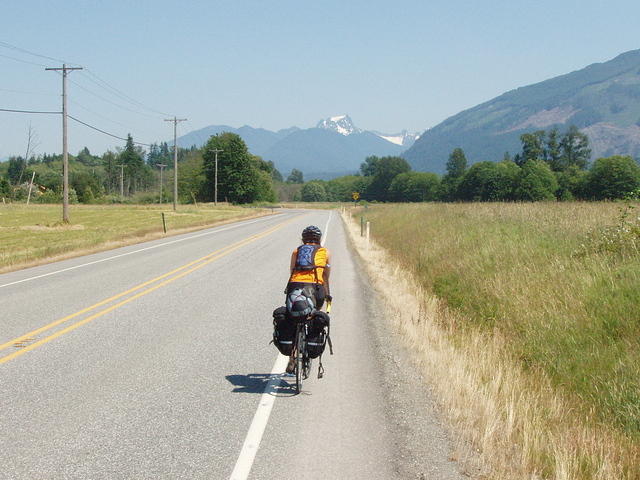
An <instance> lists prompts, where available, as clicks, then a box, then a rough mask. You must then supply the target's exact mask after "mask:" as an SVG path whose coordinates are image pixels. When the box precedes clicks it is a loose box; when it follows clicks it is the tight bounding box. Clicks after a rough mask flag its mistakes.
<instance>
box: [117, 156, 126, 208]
mask: <svg viewBox="0 0 640 480" xmlns="http://www.w3.org/2000/svg"><path fill="white" fill-rule="evenodd" d="M116 167H120V201H121V202H122V200H124V164H122V165H116Z"/></svg>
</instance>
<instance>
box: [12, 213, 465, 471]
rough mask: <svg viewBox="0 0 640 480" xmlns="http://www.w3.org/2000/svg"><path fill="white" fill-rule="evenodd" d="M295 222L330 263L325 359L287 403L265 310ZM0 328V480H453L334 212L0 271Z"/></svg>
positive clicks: (276, 218)
mask: <svg viewBox="0 0 640 480" xmlns="http://www.w3.org/2000/svg"><path fill="white" fill-rule="evenodd" d="M308 224H316V225H319V226H320V227H321V228H322V229H323V230H325V229H326V230H327V233H328V236H327V241H326V245H327V247H328V248H329V249H330V250H331V251H332V253H333V257H334V258H333V264H334V272H333V273H334V275H333V277H332V278H333V293H334V294H335V297H336V301H335V302H334V310H333V315H332V318H333V324H332V337H333V339H334V346H335V351H336V354H335V355H334V356H328V355H325V357H324V364H325V368H326V375H325V378H323V379H322V380H318V379H312V380H310V381H308V382H307V383H306V384H305V386H304V387H305V388H304V391H303V393H302V394H300V395H294V392H293V389H292V387H291V384H292V379H291V378H290V377H288V376H284V375H271V373H272V371H274V367H275V372H276V373H279V372H281V371H282V369H283V367H284V363H283V361H282V359H284V357H282V356H279V355H278V354H277V352H276V350H275V348H274V347H273V346H272V345H269V344H268V342H269V340H270V333H271V318H270V314H271V311H272V310H273V308H275V307H276V306H278V304H279V303H281V301H282V300H283V298H284V296H283V294H282V290H283V287H284V285H285V282H286V280H287V268H288V263H289V255H290V252H291V250H292V249H293V248H294V247H295V246H297V239H298V238H299V233H300V231H301V230H302V228H303V227H304V226H306V225H308ZM327 226H328V228H327ZM0 316H1V317H0V326H1V328H0V383H1V385H2V388H1V389H0V427H1V430H0V431H1V434H0V478H2V479H4V478H6V479H60V478H70V479H88V478H91V479H164V478H166V479H173V478H184V479H205V478H206V479H229V478H232V472H235V473H234V476H233V478H238V479H240V478H247V477H246V473H247V472H249V471H250V473H249V475H248V478H252V479H270V478H279V479H294V478H295V479H306V478H309V479H359V478H363V479H365V478H366V479H369V478H371V479H393V478H421V479H438V480H441V479H458V478H463V477H461V476H460V475H459V474H458V473H457V470H456V465H455V464H454V463H452V462H450V461H449V460H448V456H449V453H450V452H449V447H448V442H447V438H446V435H445V434H444V432H443V430H442V428H441V427H440V426H439V425H438V423H437V420H436V419H435V417H434V416H433V415H432V406H431V404H430V403H429V400H428V392H425V391H424V390H423V389H422V388H421V387H419V386H416V384H415V378H413V377H409V376H408V375H404V374H403V371H406V370H405V369H408V366H407V365H408V364H407V363H406V359H404V357H403V356H402V355H403V353H402V352H401V351H400V350H399V349H397V348H396V347H393V344H394V343H393V341H387V340H386V339H387V337H388V336H389V332H388V331H387V330H386V329H385V328H386V327H384V321H383V320H384V319H382V318H380V317H379V315H377V314H376V307H375V298H374V295H372V294H371V293H370V288H369V287H368V286H367V284H366V281H365V280H363V279H362V278H361V276H360V274H359V273H358V268H357V265H356V263H355V261H354V260H353V258H352V254H351V252H350V251H349V249H348V246H347V241H346V238H345V233H344V231H343V229H342V225H341V223H340V220H339V218H338V216H337V215H336V214H335V213H330V212H317V211H315V212H304V211H286V212H283V213H282V214H278V215H273V216H269V217H263V218H259V219H254V220H248V221H243V222H239V223H236V224H231V225H226V226H221V227H217V228H213V229H209V230H205V231H201V232H196V233H190V234H187V235H183V236H179V237H170V238H166V239H162V240H157V241H154V242H148V243H145V244H140V245H135V246H130V247H126V248H120V249H117V250H112V251H109V252H103V253H100V254H95V255H90V256H86V257H81V258H76V259H72V260H68V261H64V262H59V263H55V264H50V265H45V266H41V267H36V268H31V269H26V270H22V271H18V272H12V273H9V274H4V275H0ZM274 363H275V365H274ZM409 378H410V380H411V381H407V379H409ZM268 383H269V385H267V384H268ZM265 389H267V394H266V395H265V394H264V392H265ZM256 412H257V413H256ZM268 413H270V416H268V415H267V414H268ZM267 420H268V421H267ZM261 427H264V428H261ZM248 434H249V436H248ZM245 440H246V441H245ZM258 447H259V448H258ZM256 452H257V453H256ZM234 468H235V470H234Z"/></svg>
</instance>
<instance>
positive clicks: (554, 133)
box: [544, 128, 562, 172]
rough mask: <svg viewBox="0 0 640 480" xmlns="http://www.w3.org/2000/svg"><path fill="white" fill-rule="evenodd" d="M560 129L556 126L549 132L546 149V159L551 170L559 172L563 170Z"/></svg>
mask: <svg viewBox="0 0 640 480" xmlns="http://www.w3.org/2000/svg"><path fill="white" fill-rule="evenodd" d="M558 137H559V134H558V129H557V128H554V129H552V130H550V131H549V133H548V134H547V139H546V142H545V151H544V161H545V162H547V163H548V164H549V166H550V167H551V170H553V171H554V172H559V171H561V170H562V161H561V158H562V152H561V149H560V141H559V140H558Z"/></svg>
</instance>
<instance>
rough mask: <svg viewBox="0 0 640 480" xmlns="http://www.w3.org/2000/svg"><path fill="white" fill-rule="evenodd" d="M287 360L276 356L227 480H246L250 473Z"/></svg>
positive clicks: (281, 356) (282, 356)
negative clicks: (267, 381)
mask: <svg viewBox="0 0 640 480" xmlns="http://www.w3.org/2000/svg"><path fill="white" fill-rule="evenodd" d="M287 361H288V358H287V357H285V356H284V355H278V358H276V361H275V363H274V364H273V369H272V370H271V379H270V380H269V383H267V386H266V387H265V389H264V393H263V394H262V396H261V397H260V403H259V404H258V409H257V410H256V413H255V415H254V416H253V420H252V422H251V426H250V427H249V431H248V432H247V436H246V438H245V439H244V444H243V445H242V450H241V451H240V455H239V456H238V460H237V461H236V466H235V467H234V469H233V472H231V477H229V480H246V479H247V478H248V477H249V473H250V472H251V467H252V466H253V461H254V460H255V458H256V453H258V448H259V447H260V442H261V441H262V434H263V433H264V430H265V428H266V427H267V423H268V422H269V416H270V415H271V409H272V408H273V404H274V403H275V401H276V396H275V395H274V393H275V391H276V388H275V386H276V383H279V382H280V379H281V375H282V374H283V373H284V368H285V366H286V365H287Z"/></svg>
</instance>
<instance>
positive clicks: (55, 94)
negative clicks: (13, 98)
mask: <svg viewBox="0 0 640 480" xmlns="http://www.w3.org/2000/svg"><path fill="white" fill-rule="evenodd" d="M0 92H8V93H21V94H25V95H48V96H51V97H53V96H56V97H57V96H58V94H57V93H45V92H27V91H26V90H10V89H8V88H0Z"/></svg>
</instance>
